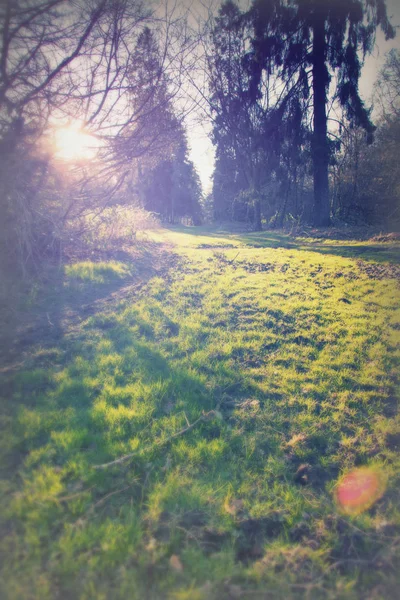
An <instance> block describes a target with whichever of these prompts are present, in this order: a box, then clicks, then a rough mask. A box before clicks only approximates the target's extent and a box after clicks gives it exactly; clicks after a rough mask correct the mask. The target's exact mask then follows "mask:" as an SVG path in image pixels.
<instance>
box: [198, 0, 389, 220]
mask: <svg viewBox="0 0 400 600" xmlns="http://www.w3.org/2000/svg"><path fill="white" fill-rule="evenodd" d="M378 28H381V29H382V30H383V32H384V34H385V37H386V39H388V38H392V37H394V34H395V31H394V29H393V27H392V25H391V24H390V22H389V20H388V18H387V14H386V7H385V3H384V1H383V0H373V1H369V0H368V1H364V0H349V1H346V2H342V1H341V0H332V1H331V2H320V1H317V0H291V1H286V0H253V3H252V5H251V8H250V9H249V10H247V11H242V10H241V9H240V7H239V6H238V4H236V3H235V2H232V1H231V0H229V1H227V2H224V3H223V5H222V7H221V8H220V10H219V13H218V16H217V17H216V18H215V20H214V22H213V24H212V26H211V27H210V31H209V42H208V45H207V48H206V69H207V73H208V84H209V93H208V97H207V98H206V104H207V106H208V108H209V111H210V114H211V116H212V118H213V132H212V134H213V142H214V145H215V149H216V165H215V172H214V176H213V191H212V204H213V215H214V218H215V219H217V220H226V219H234V220H241V221H249V222H251V223H252V224H253V226H254V229H256V230H257V229H261V227H262V224H263V223H266V224H267V226H283V225H284V224H285V223H288V222H291V223H293V222H300V221H301V222H305V223H309V224H314V225H316V226H328V225H329V224H331V222H332V219H335V220H336V221H338V220H346V221H348V222H357V223H360V222H361V223H374V224H379V225H380V226H389V227H390V226H395V225H396V219H397V221H398V220H399V216H400V215H399V210H398V209H399V201H400V196H399V186H398V181H399V167H398V161H396V158H395V157H396V156H398V155H399V150H400V146H399V143H400V140H399V120H398V118H399V112H398V108H399V89H400V87H399V85H400V80H399V53H398V52H396V51H392V52H391V53H390V55H389V57H388V59H387V62H386V65H385V68H384V69H383V72H382V74H381V80H380V85H379V87H378V88H377V90H376V93H375V96H376V98H375V100H376V103H378V104H380V105H381V106H380V110H379V111H377V123H376V124H375V123H373V122H372V119H371V107H367V106H365V104H364V102H363V100H362V99H361V97H360V95H359V91H358V83H359V78H360V75H361V68H362V64H363V60H364V58H365V56H366V55H367V54H368V53H370V52H371V51H372V49H373V47H374V43H375V33H376V30H377V29H378ZM383 84H385V85H383ZM389 97H390V98H391V102H390V103H389V102H388V101H387V100H386V99H387V98H389Z"/></svg>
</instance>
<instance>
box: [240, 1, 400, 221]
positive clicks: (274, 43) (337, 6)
mask: <svg viewBox="0 0 400 600" xmlns="http://www.w3.org/2000/svg"><path fill="white" fill-rule="evenodd" d="M249 15H250V17H251V18H252V20H253V23H254V30H255V35H254V39H253V51H254V58H253V64H254V67H253V78H254V84H253V85H254V86H258V87H259V86H260V85H261V83H262V76H263V73H264V72H267V73H271V72H275V74H276V76H277V77H279V78H281V79H282V81H283V83H284V88H283V89H284V91H285V92H286V94H287V95H288V97H293V96H297V98H298V100H299V107H300V108H301V110H302V115H303V118H304V119H305V120H306V119H307V118H308V114H309V102H308V99H309V97H310V96H311V94H312V104H311V106H312V108H311V110H312V121H313V136H312V162H313V176H314V223H315V225H318V226H326V225H329V223H330V207H329V182H328V165H329V159H330V154H331V145H330V143H329V136H328V115H327V102H328V94H329V85H330V82H331V79H332V77H333V76H334V75H335V76H336V78H337V90H336V93H335V98H336V99H337V100H338V101H339V103H340V105H341V106H342V108H343V110H344V112H345V115H346V117H347V119H348V121H349V122H350V123H352V124H354V125H358V126H361V127H362V128H363V129H364V130H365V131H366V132H367V134H368V135H369V138H370V139H371V138H372V132H373V130H374V126H373V124H372V123H371V120H370V115H369V111H368V110H367V109H366V107H365V106H364V103H363V101H362V100H361V98H360V95H359V92H358V80H359V77H360V73H361V66H362V61H363V58H364V57H365V55H366V54H367V53H369V52H371V50H372V47H373V45H374V40H375V32H376V29H377V27H378V26H380V27H381V28H382V30H383V31H384V33H385V36H386V39H388V38H392V37H394V34H395V31H394V29H393V27H392V26H391V24H390V23H389V21H388V18H387V14H386V6H385V1H384V0H329V2H328V1H322V0H254V1H253V6H252V9H251V10H250V13H249ZM310 79H311V85H309V84H308V81H309V80H310ZM311 90H312V91H311Z"/></svg>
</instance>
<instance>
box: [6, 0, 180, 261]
mask: <svg viewBox="0 0 400 600" xmlns="http://www.w3.org/2000/svg"><path fill="white" fill-rule="evenodd" d="M149 28H151V32H150V29H149ZM182 31H184V18H183V17H182V18H181V17H180V16H179V15H174V13H173V10H172V12H170V13H166V15H165V17H164V18H161V17H160V15H155V14H154V11H153V13H152V12H151V11H150V10H149V9H148V8H146V6H145V4H144V3H143V2H142V0H91V1H90V2H87V0H4V2H0V37H1V48H0V158H1V161H0V162H1V169H2V173H1V174H2V177H3V179H6V180H7V181H3V183H4V186H5V187H4V189H6V190H7V193H6V194H2V195H1V198H0V203H1V204H0V210H1V213H2V214H3V215H4V214H6V213H7V215H9V216H11V217H12V219H11V220H12V223H13V226H12V227H11V228H10V230H11V231H21V232H22V231H26V228H25V226H23V227H22V226H21V222H20V220H21V219H22V218H23V217H22V215H23V214H26V215H28V214H29V215H30V217H32V218H29V219H26V220H25V222H26V223H28V222H29V223H31V225H32V227H34V228H36V227H38V230H37V231H36V232H33V231H31V232H30V233H32V234H33V233H34V234H35V235H30V234H29V237H30V239H32V240H34V239H41V240H42V239H44V238H45V237H46V236H47V231H48V230H51V232H52V235H53V233H54V231H57V234H59V233H60V228H59V227H58V226H57V227H53V226H51V227H49V228H47V226H46V232H41V231H40V228H41V227H42V225H43V222H44V221H43V220H38V219H36V218H33V217H34V215H35V214H38V213H39V212H40V213H41V214H44V215H46V211H45V210H42V209H43V208H44V207H45V206H46V203H45V201H44V195H45V194H43V193H42V191H43V190H44V189H45V183H46V181H45V180H43V181H42V183H41V186H40V187H39V189H38V190H36V192H35V194H34V201H33V200H32V194H31V191H30V190H31V183H30V182H31V181H34V182H36V181H38V179H39V177H40V174H41V173H42V172H43V173H44V178H45V179H46V177H48V178H49V176H47V175H46V173H50V171H51V168H44V165H45V163H46V164H47V167H49V161H50V162H51V160H52V158H51V156H50V154H49V153H47V155H46V156H45V154H46V153H43V152H39V150H40V145H41V144H42V142H43V140H44V136H45V135H46V133H48V132H49V129H50V128H51V127H52V126H54V123H55V122H58V123H60V124H63V125H64V124H68V123H74V122H80V123H81V126H82V128H83V129H84V130H85V132H87V133H90V134H92V135H94V136H96V137H97V138H98V139H99V140H100V141H101V149H100V150H99V157H98V158H99V160H97V162H96V163H93V164H92V165H91V167H90V169H88V167H87V164H84V163H83V161H81V162H80V163H78V162H76V163H74V164H72V163H71V164H70V165H69V166H70V167H71V168H70V169H69V170H70V171H71V178H70V181H71V182H73V188H71V190H70V194H67V195H65V196H64V197H63V198H61V196H59V195H57V196H56V197H57V198H59V200H60V203H63V202H67V205H65V206H63V207H62V210H61V206H60V207H59V208H60V211H59V217H60V222H59V223H58V225H60V224H61V223H66V222H67V221H68V219H71V218H72V217H74V218H75V217H76V218H80V217H81V216H82V215H83V214H84V213H85V211H86V212H90V211H93V210H102V209H103V208H104V206H106V205H107V203H109V202H112V201H113V198H114V197H117V195H118V197H120V196H121V191H122V190H123V189H124V186H125V187H126V185H127V180H128V177H129V175H130V174H131V172H132V167H133V161H134V160H136V159H137V158H138V157H140V158H141V160H142V161H144V160H145V157H147V160H150V158H151V159H154V160H155V158H156V157H158V158H157V159H160V158H161V156H160V155H161V154H162V152H164V153H165V152H167V151H168V149H171V144H172V143H173V136H174V133H173V132H174V131H175V130H176V129H177V128H178V129H179V127H178V125H179V119H178V118H177V116H176V111H175V110H173V108H172V102H173V99H174V96H175V95H176V94H177V93H178V91H179V89H180V85H181V78H182V77H181V76H182V73H181V66H182V60H183V58H182V57H183V55H184V54H185V51H186V45H187V43H188V42H187V40H186V38H185V36H182V35H181V34H182ZM154 60H156V62H157V64H155V63H154ZM152 61H153V63H154V64H152ZM147 69H150V70H151V69H152V70H151V78H150V79H149V77H147V80H146V70H147ZM168 74H169V75H171V76H169V75H168ZM172 74H173V75H174V77H172ZM140 78H141V79H140ZM28 152H29V158H30V157H31V155H32V156H33V157H34V156H35V153H36V155H38V156H39V155H40V156H41V157H43V160H41V161H37V160H33V161H31V162H30V165H31V169H33V170H35V169H36V171H37V172H36V173H33V172H31V171H30V170H29V172H28V170H26V169H25V165H24V163H25V162H26V159H27V158H28ZM50 166H51V167H53V166H54V165H50ZM67 167H68V165H64V168H65V169H67ZM72 170H73V171H74V172H73V177H72ZM18 172H20V173H21V174H22V173H23V174H24V176H23V177H20V180H19V181H17V178H16V177H15V174H16V173H18ZM25 175H26V179H25ZM23 181H25V183H26V185H25V184H23ZM21 203H23V204H24V210H23V211H21V210H20V208H19V207H20V206H21ZM41 203H42V204H43V206H41ZM25 209H26V210H25ZM42 233H43V235H42ZM15 237H16V236H14V238H15ZM14 238H13V237H12V235H11V234H10V236H9V240H10V242H12V241H13V239H14ZM15 244H16V246H18V247H25V246H26V244H25V243H23V244H21V240H17V239H15ZM26 247H27V246H26ZM28 254H29V255H31V254H32V253H31V252H29V253H28ZM37 262H38V263H40V260H39V261H37Z"/></svg>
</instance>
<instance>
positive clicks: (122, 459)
mask: <svg viewBox="0 0 400 600" xmlns="http://www.w3.org/2000/svg"><path fill="white" fill-rule="evenodd" d="M215 415H216V413H215V410H210V411H209V412H207V413H203V414H202V415H201V417H199V418H198V419H196V421H194V423H192V424H189V425H188V426H187V427H185V428H184V429H181V430H180V431H178V432H177V433H174V434H173V435H171V436H170V437H168V438H166V439H165V440H161V441H160V442H156V443H155V445H156V446H163V445H164V444H167V443H168V442H170V441H171V440H173V439H174V438H176V437H178V436H180V435H183V434H184V433H187V432H188V431H190V430H191V429H193V427H195V426H196V425H197V424H198V423H200V422H201V421H205V420H206V419H209V418H210V417H212V416H215ZM151 447H152V446H151V445H149V446H146V447H145V448H142V449H141V450H137V451H136V452H131V453H130V454H126V455H125V456H121V457H120V458H117V459H116V460H112V461H111V462H108V463H104V464H102V465H94V466H93V469H106V468H107V467H111V466H113V465H118V464H121V463H123V462H125V461H126V460H129V459H130V458H132V456H135V455H137V454H141V453H142V452H145V451H146V450H149V449H150V448H151Z"/></svg>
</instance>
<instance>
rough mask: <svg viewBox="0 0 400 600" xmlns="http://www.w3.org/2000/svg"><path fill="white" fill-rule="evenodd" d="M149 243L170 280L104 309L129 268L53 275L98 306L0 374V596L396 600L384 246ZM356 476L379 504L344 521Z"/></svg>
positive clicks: (390, 284)
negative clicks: (371, 476)
mask: <svg viewBox="0 0 400 600" xmlns="http://www.w3.org/2000/svg"><path fill="white" fill-rule="evenodd" d="M152 236H153V241H154V243H155V244H157V243H162V244H164V245H165V243H167V244H168V245H169V246H170V247H171V252H172V253H174V256H175V258H174V260H173V261H172V262H171V263H170V265H169V268H168V269H165V270H160V271H159V272H158V273H156V276H153V277H151V278H150V279H149V280H148V281H147V282H145V283H143V285H142V286H141V287H140V289H139V288H138V289H137V290H136V289H135V292H134V293H132V294H124V293H118V294H116V295H115V294H114V295H111V296H110V298H109V300H110V301H107V294H109V295H110V294H111V293H112V289H114V288H111V287H107V286H110V285H111V284H112V285H114V286H118V289H122V290H123V285H124V283H125V284H126V285H128V283H129V285H131V283H132V281H131V279H129V278H132V277H133V278H134V277H135V273H136V272H137V269H136V267H135V264H134V261H133V260H125V261H124V260H118V261H116V262H115V261H114V262H113V261H111V262H108V263H90V262H85V263H77V264H73V265H69V266H67V267H66V268H65V272H64V284H63V288H62V289H60V290H59V294H60V297H59V300H60V299H62V298H64V297H65V295H68V294H71V293H73V294H85V293H86V292H85V290H86V291H87V293H89V294H90V290H92V289H93V286H95V288H96V289H97V296H99V297H104V298H105V301H104V302H100V303H98V304H94V306H92V309H91V310H90V311H86V312H85V311H82V312H81V314H80V317H79V319H78V320H77V319H76V318H75V319H74V321H73V323H71V324H70V325H68V320H66V321H64V325H63V328H62V332H61V335H59V336H58V337H57V339H56V341H54V343H53V345H52V343H51V338H50V340H49V339H48V337H44V338H43V339H42V337H41V335H38V336H37V337H36V339H35V343H34V344H33V345H32V346H31V347H30V350H29V358H26V359H25V362H24V364H23V365H22V366H19V367H18V366H17V367H15V366H14V367H12V368H7V369H4V370H3V374H2V399H1V409H2V416H1V419H2V425H3V432H2V436H1V445H0V450H1V465H2V470H1V481H0V490H1V494H2V511H1V522H0V524H1V530H2V536H1V537H2V541H1V546H0V549H1V553H2V566H3V571H2V575H1V586H2V592H1V597H2V598H7V599H10V600H14V599H17V598H18V599H27V598H29V599H31V598H32V599H38V600H46V599H53V598H71V599H78V598H79V599H85V600H86V599H92V598H93V599H94V598H95V599H99V600H100V599H101V600H103V599H109V598H110V599H111V598H112V599H114V598H115V599H121V600H125V599H127V598H129V599H138V600H143V599H149V600H158V599H162V598H168V599H180V600H183V599H187V600H197V599H198V600H202V599H204V600H208V599H210V600H212V599H217V598H218V600H221V599H234V598H278V599H285V600H286V599H291V598H293V599H294V598H324V599H326V598H332V599H333V598H335V599H336V598H343V599H345V598H346V599H347V598H349V599H352V598H354V599H356V598H357V599H358V598H360V599H361V598H362V599H364V598H371V599H374V600H378V599H384V598H395V597H397V590H398V585H399V580H398V572H399V571H398V568H399V566H400V565H399V552H400V511H399V479H400V477H399V454H398V451H399V446H400V421H399V419H398V416H397V398H398V388H397V387H396V370H397V368H398V355H399V344H398V342H399V329H400V316H399V311H398V306H399V285H398V277H399V267H398V264H397V259H398V256H399V252H398V246H396V245H395V244H393V243H391V244H388V243H381V244H379V243H374V244H370V243H364V242H358V243H357V242H354V243H353V242H349V241H346V242H337V243H335V242H332V241H331V240H329V242H324V241H315V240H314V241H312V240H306V239H304V240H299V239H293V238H289V237H287V236H278V235H272V234H268V233H264V234H246V235H238V234H236V235H233V234H229V233H225V232H216V231H210V230H206V229H204V228H179V229H176V230H171V231H166V230H163V231H160V232H156V233H152ZM71 286H72V287H71ZM96 286H97V287H96ZM102 286H103V287H104V286H105V287H104V292H103V293H102V292H101V289H103V288H102ZM121 286H122V288H121ZM74 290H75V291H74ZM63 295H64V296H63ZM52 297H53V296H50V297H49V298H50V299H47V300H46V296H44V300H43V303H44V306H43V307H42V308H43V311H44V314H47V315H48V321H50V322H52V318H53V317H52V312H51V310H52V304H51V298H52ZM46 302H47V303H48V304H46ZM75 308H76V307H75ZM76 310H78V311H79V309H78V308H76ZM49 327H51V325H49ZM41 331H42V330H41ZM209 411H213V412H212V413H211V414H210V415H208V416H207V418H203V419H200V420H199V422H198V424H196V426H194V427H191V424H193V423H194V422H195V421H196V420H197V419H199V418H200V417H201V416H202V414H203V413H208V412H209ZM177 434H179V435H177ZM130 454H132V456H131V457H130V458H129V459H127V460H125V461H123V462H122V463H118V464H116V465H112V466H109V467H106V468H103V469H96V468H95V467H96V466H98V465H102V464H104V463H108V462H110V461H113V460H116V459H118V458H120V457H123V456H125V455H130ZM361 465H371V466H373V467H374V468H375V469H378V470H379V471H381V472H382V473H384V474H385V477H386V480H387V489H386V491H385V494H384V495H383V496H382V498H381V499H380V500H378V502H377V503H376V504H375V505H374V506H373V507H372V508H370V509H369V510H368V511H366V512H364V513H363V514H359V515H357V516H348V515H344V514H342V513H340V511H339V509H338V507H337V506H336V504H335V500H334V490H335V485H336V483H337V481H338V479H339V477H340V476H341V474H342V473H345V472H346V471H349V470H351V469H352V468H354V467H355V466H361Z"/></svg>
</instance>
